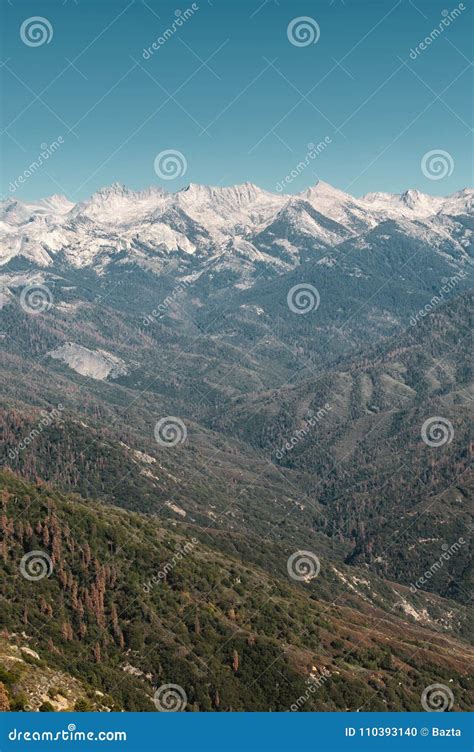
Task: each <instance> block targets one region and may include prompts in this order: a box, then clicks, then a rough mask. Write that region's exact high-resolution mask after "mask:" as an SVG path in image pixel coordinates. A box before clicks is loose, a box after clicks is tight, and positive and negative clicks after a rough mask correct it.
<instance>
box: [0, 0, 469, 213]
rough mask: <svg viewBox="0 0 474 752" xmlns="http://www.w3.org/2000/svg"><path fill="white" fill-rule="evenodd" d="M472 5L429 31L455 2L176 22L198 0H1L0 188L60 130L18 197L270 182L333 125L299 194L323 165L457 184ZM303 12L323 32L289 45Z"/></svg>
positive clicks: (234, 2) (292, 2)
mask: <svg viewBox="0 0 474 752" xmlns="http://www.w3.org/2000/svg"><path fill="white" fill-rule="evenodd" d="M461 6H462V7H463V8H465V9H464V10H461V12H460V13H459V15H458V17H456V18H453V20H452V22H450V23H449V25H448V26H445V27H443V31H442V32H441V33H439V34H436V35H434V36H433V35H432V32H433V30H434V29H438V28H439V24H440V22H441V21H442V19H443V18H446V13H444V15H443V11H446V10H447V11H449V12H451V11H452V10H453V9H454V8H458V7H459V4H458V3H453V4H451V3H446V0H441V2H438V1H437V0H429V1H428V0H414V2H410V0H371V1H370V0H345V1H344V0H317V1H314V0H313V1H309V0H306V1H304V2H303V1H300V0H278V2H275V0H267V1H266V2H265V1H264V0H198V2H197V3H196V4H195V5H194V7H195V8H196V7H197V9H196V10H194V11H192V12H191V13H188V14H187V16H188V17H187V19H185V20H184V21H183V20H182V21H181V24H180V26H177V24H176V23H175V25H174V28H173V21H176V19H177V17H178V15H179V11H181V17H182V19H183V14H184V12H185V11H186V9H192V3H191V2H188V0H183V2H182V3H180V5H179V6H177V4H176V3H170V2H167V1H165V0H159V1H158V0H146V2H142V1H141V0H135V2H131V1H130V0H128V2H127V1H125V0H109V1H108V2H106V1H105V0H77V2H76V0H42V1H39V0H35V1H34V2H33V1H30V0H2V6H1V7H2V30H3V31H2V50H1V56H0V57H1V60H2V68H1V71H0V72H1V74H2V92H3V97H2V123H3V124H2V140H1V157H2V160H1V161H2V170H1V175H2V186H1V192H2V197H6V196H10V195H12V190H11V188H10V189H9V185H10V184H11V183H12V182H14V181H15V180H17V178H18V176H19V175H21V174H22V173H23V172H24V171H25V170H27V169H28V167H29V165H30V163H31V162H32V161H34V160H37V159H38V156H39V153H40V151H41V148H42V147H41V145H42V144H51V143H52V142H53V141H57V140H58V139H60V140H61V141H62V142H63V143H60V146H59V148H57V150H55V152H54V154H52V155H51V156H50V158H49V159H48V160H47V161H46V162H45V163H44V164H42V165H41V166H40V167H39V168H38V169H36V170H34V171H33V173H32V174H31V175H29V176H28V178H27V179H26V180H24V181H23V183H22V184H21V185H19V184H17V187H16V188H15V191H14V193H15V196H17V197H19V198H23V199H34V198H39V197H42V196H46V195H50V194H52V193H65V194H66V195H67V196H69V197H70V198H71V199H73V200H79V199H83V198H84V197H86V196H88V195H90V194H91V193H92V192H94V191H95V190H97V189H98V188H100V187H101V186H104V185H108V184H110V183H112V182H114V181H118V182H123V183H125V184H126V185H128V186H129V187H131V188H135V189H139V188H143V187H146V186H148V185H160V186H162V187H165V188H166V189H168V190H177V189H179V188H180V187H182V186H183V185H185V184H187V183H189V182H196V183H207V184H212V185H230V184H233V183H241V182H245V181H250V182H254V183H256V184H258V185H260V186H262V187H263V188H266V189H268V190H275V186H276V185H277V183H279V182H281V181H282V180H284V178H285V175H287V174H289V173H290V171H291V170H292V169H294V168H295V167H296V165H297V164H298V163H299V162H301V161H302V160H304V159H305V157H306V155H307V153H308V143H318V142H320V141H322V140H324V138H328V139H330V143H329V145H328V146H327V148H325V149H324V151H322V153H321V154H319V156H318V157H317V158H316V159H314V160H310V164H309V166H308V167H307V168H305V169H304V170H303V171H301V174H299V175H298V177H297V178H296V179H295V180H293V182H292V183H291V185H290V186H289V189H288V192H292V193H295V192H298V191H300V190H303V189H304V188H306V187H307V186H309V185H312V184H314V183H315V182H316V180H317V179H318V178H319V179H322V180H325V181H327V182H329V183H331V184H333V185H335V186H337V187H339V188H341V189H344V190H348V191H349V192H350V193H353V194H354V195H362V194H363V193H366V192H368V191H376V190H380V191H382V190H383V191H394V192H399V191H403V190H405V189H406V188H408V187H412V188H417V189H419V190H421V191H425V192H427V193H433V194H443V195H445V194H449V193H452V192H453V191H456V190H458V189H460V188H462V187H465V186H467V185H471V184H472V162H471V157H470V154H471V147H472V130H471V126H472V123H471V117H472V107H471V101H472V100H471V87H472V67H471V68H470V69H469V60H470V59H471V58H472V47H471V34H472V15H471V4H470V3H468V2H466V3H464V4H463V3H461ZM33 16H41V17H42V18H45V19H46V20H47V22H48V23H49V25H50V29H52V37H51V31H50V29H46V38H48V39H49V42H46V41H45V43H43V44H41V45H37V46H31V45H28V44H25V42H24V41H23V40H22V35H21V33H20V29H21V26H22V24H23V22H25V21H26V20H27V19H29V18H30V17H33ZM302 16H304V17H309V18H310V19H313V21H314V22H316V24H317V26H316V25H315V24H313V23H312V22H311V25H312V28H313V30H314V35H315V36H316V37H319V38H318V39H317V41H316V43H310V44H306V45H305V46H298V45H295V44H293V43H291V42H290V40H289V37H288V25H289V24H290V22H291V21H292V20H293V19H295V18H299V17H302ZM166 29H170V30H171V31H172V33H171V34H169V33H168V34H167V36H168V38H167V39H166V41H165V42H164V44H161V46H160V47H159V49H157V50H155V51H153V54H150V55H147V53H145V55H144V50H145V49H146V48H149V47H151V45H152V43H153V42H154V41H156V40H157V39H158V38H159V37H161V36H162V35H163V34H164V33H165V30H166ZM430 35H432V41H431V43H430V44H428V45H426V48H425V49H424V50H419V51H418V52H415V53H413V52H412V56H411V57H410V51H411V50H415V48H416V47H417V46H418V45H419V44H420V42H422V41H423V40H424V39H425V38H426V37H428V36H430ZM50 37H51V38H50ZM296 41H298V39H297V40H296ZM300 41H301V40H300ZM302 41H305V40H304V39H303V40H302ZM168 149H173V150H177V151H179V152H181V153H182V154H183V155H184V157H185V160H186V164H187V169H186V173H185V174H184V175H181V176H179V177H177V178H176V179H173V180H165V179H163V178H160V177H159V176H158V175H157V174H156V173H155V170H154V161H155V157H156V155H157V154H158V153H160V152H161V151H164V150H168ZM432 150H443V151H445V152H447V153H448V154H449V156H450V160H451V161H450V166H451V168H452V169H450V170H449V172H450V173H451V174H447V175H446V176H445V177H444V178H443V179H440V180H433V179H431V178H430V177H428V176H426V175H425V174H424V173H423V171H422V169H421V160H422V158H423V155H424V154H426V153H427V152H430V151H432Z"/></svg>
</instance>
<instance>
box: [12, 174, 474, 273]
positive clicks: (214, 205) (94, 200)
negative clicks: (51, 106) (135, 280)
mask: <svg viewBox="0 0 474 752" xmlns="http://www.w3.org/2000/svg"><path fill="white" fill-rule="evenodd" d="M472 199H473V191H472V190H470V189H464V190H462V191H458V192H457V193H455V194H453V195H452V196H449V197H447V198H441V197H433V196H428V195H426V194H423V193H421V192H419V191H417V190H414V189H409V190H407V191H405V192H404V193H402V194H389V193H370V194H367V195H366V196H363V197H362V198H354V197H353V196H351V195H349V194H348V193H345V192H344V191H341V190H339V189H338V188H334V187H333V186H331V185H329V184H328V183H325V182H323V181H320V182H318V183H317V184H316V185H314V186H312V187H310V188H308V189H307V190H305V191H303V192H301V193H299V194H297V195H285V194H278V193H271V192H269V191H266V190H263V189H262V188H259V187H258V186H256V185H254V184H253V183H249V182H247V183H242V184H239V185H233V186H225V187H220V186H219V187H218V186H207V185H200V184H197V183H191V184H190V185H188V186H186V188H183V189H181V190H179V191H177V192H176V193H169V192H167V191H165V190H164V189H162V188H161V187H159V186H151V187H150V188H147V189H146V190H143V191H133V190H130V189H129V188H127V187H126V186H125V185H122V184H120V183H113V184H112V185H110V186H107V187H104V188H101V189H99V190H98V191H96V192H95V193H94V194H92V196H90V197H89V198H88V199H86V200H84V201H82V202H80V203H77V204H73V203H72V202H71V201H69V200H68V199H67V198H65V197H64V196H57V195H55V196H50V197H48V198H46V199H42V200H39V201H36V202H31V203H28V202H21V201H19V200H18V199H16V198H13V197H11V198H7V199H6V200H4V201H2V202H0V264H5V263H7V262H8V261H9V260H10V259H12V258H13V257H15V256H24V257H26V258H28V259H29V260H30V261H31V262H32V263H34V264H36V265H39V266H47V265H50V264H52V263H54V257H55V255H56V254H58V253H62V255H63V257H64V258H65V260H66V261H68V263H70V264H72V265H74V266H78V267H81V266H90V265H94V264H99V263H100V265H101V266H100V268H101V269H102V268H103V267H104V265H106V264H107V263H109V262H110V261H112V260H113V259H114V258H115V257H120V258H123V253H124V251H125V254H126V256H125V257H126V258H127V259H129V260H130V261H137V262H138V263H142V262H143V263H145V262H144V261H143V259H145V260H148V259H150V258H151V259H153V265H154V267H153V268H155V269H157V270H159V269H160V268H161V267H160V261H159V259H160V258H163V259H164V258H165V257H166V256H167V255H168V254H169V253H173V254H174V253H178V254H185V255H186V256H189V254H194V253H195V252H196V251H199V254H201V255H202V254H204V255H205V256H206V257H207V256H208V255H209V254H211V255H212V254H216V253H221V252H222V248H223V247H224V246H225V244H227V243H228V241H229V239H233V238H237V237H239V238H241V239H243V240H245V239H247V240H248V241H249V242H250V243H252V244H253V243H254V242H255V238H261V239H263V238H264V240H262V242H264V244H266V245H265V251H266V252H267V251H269V247H268V243H273V242H276V243H277V245H278V243H280V245H281V243H282V242H286V241H287V240H288V233H291V234H292V241H291V242H292V244H293V246H292V247H293V251H294V254H295V258H296V257H297V256H298V254H299V252H300V248H302V247H304V246H305V245H307V244H308V238H309V239H310V240H311V238H312V239H313V240H314V242H313V240H311V243H310V245H311V246H312V247H317V246H318V244H321V243H323V244H324V243H325V244H330V245H336V244H337V243H339V242H341V240H342V238H343V237H349V236H350V235H360V234H361V233H365V232H366V231H367V230H370V229H372V228H374V227H376V226H377V225H379V224H380V223H381V222H384V221H385V220H388V219H393V220H396V221H398V222H402V221H404V220H407V221H408V222H411V223H416V222H419V221H423V222H424V223H425V225H426V223H428V222H429V223H431V224H432V225H434V223H436V224H437V229H436V232H440V231H441V229H442V231H443V232H444V233H445V234H447V233H448V230H447V229H446V228H447V227H448V226H449V224H450V223H452V222H454V218H455V217H456V216H457V215H462V214H466V213H468V212H470V211H471V210H472ZM285 223H286V224H285ZM414 231H415V232H418V230H417V229H415V230H414ZM457 232H458V234H459V233H460V235H459V237H460V241H459V242H462V243H465V240H466V242H468V241H467V239H463V238H464V235H463V233H465V232H467V229H465V228H463V227H460V226H459V227H458V229H457ZM259 250H263V249H259ZM293 251H292V253H293ZM199 254H198V256H199ZM104 259H105V260H104ZM146 263H148V261H146ZM163 263H165V262H163Z"/></svg>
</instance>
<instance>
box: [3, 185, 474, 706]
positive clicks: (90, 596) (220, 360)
mask: <svg viewBox="0 0 474 752" xmlns="http://www.w3.org/2000/svg"><path fill="white" fill-rule="evenodd" d="M472 196H473V191H472V190H470V189H465V190H462V191H459V192H458V193H456V194H453V195H452V196H449V197H447V198H442V197H433V196H428V195H425V194H421V193H419V192H417V191H414V190H408V191H406V192H405V193H403V194H401V195H394V194H386V193H371V194H368V195H366V196H364V197H362V198H353V197H352V196H349V195H348V194H346V193H344V192H342V191H340V190H337V189H335V188H333V187H331V186H329V185H327V184H325V183H322V182H320V183H318V184H317V185H316V186H314V187H312V188H309V189H308V190H306V191H304V192H303V193H300V194H298V195H294V196H289V195H286V196H285V195H282V194H273V193H269V192H266V191H263V190H261V189H260V188H258V187H256V186H254V185H252V184H250V183H246V184H244V185H240V186H233V187H230V188H211V187H206V186H201V185H190V186H188V187H187V188H185V189H183V190H181V191H178V192H177V193H168V192H166V191H164V190H163V189H161V188H156V187H154V188H150V189H148V190H146V191H140V192H133V191H130V190H128V189H126V188H125V187H124V186H120V185H117V184H114V185H113V186H111V187H109V188H104V189H102V190H100V191H98V192H97V193H95V194H94V195H93V196H92V197H91V198H90V199H88V200H86V201H83V202H80V203H77V204H73V203H72V202H70V201H69V200H68V199H66V198H64V197H61V196H53V197H50V198H48V199H44V200H39V201H36V202H33V203H27V202H21V201H19V200H16V199H13V198H9V199H7V200H5V201H3V202H2V203H1V205H0V285H1V294H0V338H1V343H2V358H1V363H0V384H1V388H2V394H3V398H2V405H1V409H0V431H1V433H2V439H3V441H2V447H3V448H2V455H1V456H2V466H3V470H2V472H1V473H0V484H1V486H2V487H3V488H4V489H5V490H4V504H3V507H4V516H3V522H2V529H1V531H0V543H1V544H2V553H3V558H1V557H0V568H1V567H3V569H4V573H5V574H6V579H5V581H6V582H7V591H6V595H2V596H1V597H0V604H1V608H0V613H1V616H0V626H2V628H3V629H4V633H3V634H2V636H1V639H0V702H1V698H2V691H1V690H2V683H3V685H4V693H5V694H4V696H6V697H7V699H8V704H9V705H10V707H20V706H22V707H24V708H26V709H28V708H30V709H33V708H34V709H37V708H39V707H40V706H41V705H43V704H49V705H51V706H52V708H53V709H64V708H66V707H68V708H70V709H71V708H72V707H74V703H76V702H78V701H80V704H81V706H82V707H83V709H84V708H85V707H87V708H90V709H97V710H101V709H126V710H131V709H140V710H153V709H154V705H153V701H152V698H153V694H154V692H155V691H156V690H157V689H158V688H159V686H160V685H161V684H166V683H172V684H179V685H180V686H183V688H184V689H185V691H186V695H187V697H188V701H189V705H188V707H187V709H188V710H213V711H217V710H287V709H288V708H290V706H291V705H292V704H294V703H296V702H297V699H298V697H301V696H303V695H305V693H306V692H307V687H308V685H307V682H308V681H309V682H311V681H315V677H316V678H318V677H319V680H320V681H321V683H320V685H318V686H319V690H318V693H313V692H312V691H311V692H310V693H309V695H310V699H309V700H308V701H307V702H306V701H305V703H304V704H303V705H302V706H301V707H298V709H302V710H315V709H316V710H318V709H319V710H338V709H339V710H341V709H342V710H356V709H358V708H360V707H364V708H365V709H389V710H401V709H409V710H418V709H420V704H419V697H420V696H421V693H422V691H423V689H424V687H426V686H427V685H431V684H434V683H437V682H442V683H444V684H446V682H448V684H449V686H450V687H451V686H452V690H453V692H454V695H455V709H465V708H466V707H467V702H468V694H467V693H468V677H467V671H466V670H465V667H464V663H465V661H467V659H468V656H470V655H471V650H472V648H471V647H470V646H469V644H468V641H469V636H470V634H471V631H472V617H471V614H470V609H469V604H470V599H471V591H470V588H471V583H472V574H471V549H470V544H469V542H468V538H469V530H470V525H471V524H472V522H471V521H472V516H471V508H470V500H471V499H472V480H471V477H470V475H469V470H470V457H471V454H470V445H469V438H470V432H469V409H470V406H471V405H472V372H471V363H470V335H471V310H472V299H471V295H470V292H469V290H470V287H471V285H472V236H473V222H472V217H473V212H472ZM166 426H168V427H169V426H171V428H170V429H169V430H170V431H171V433H169V432H167V431H168V429H167V428H166ZM174 439H175V440H174ZM45 530H47V532H45ZM132 533H133V535H132ZM55 541H56V542H55ZM189 541H191V542H193V541H195V542H193V543H192V546H191V549H192V550H191V552H190V554H189V557H184V559H183V560H182V561H180V563H179V564H177V565H176V566H173V572H172V573H171V574H170V576H169V577H168V579H167V581H166V582H165V583H161V584H160V588H161V589H160V588H158V589H154V588H153V589H152V593H149V592H145V593H144V592H143V588H142V585H143V581H149V580H150V578H152V577H153V574H154V572H156V570H160V569H161V568H162V567H163V566H165V565H166V562H167V561H169V560H170V559H172V557H173V551H175V550H176V548H177V547H179V546H183V545H185V543H186V542H188V543H189ZM460 541H463V542H460ZM58 545H59V546H60V549H61V551H62V554H63V555H62V556H59V555H58ZM88 546H89V548H88ZM34 549H41V550H44V551H45V552H47V554H48V556H49V557H50V558H51V559H52V560H53V562H54V571H53V574H52V576H51V577H50V578H47V579H45V580H44V581H43V580H42V581H41V583H35V582H29V581H25V580H24V578H22V577H21V573H20V569H19V563H20V561H21V559H22V557H23V556H25V555H27V554H28V553H29V552H30V551H31V550H34ZM301 551H303V552H306V553H307V552H310V553H311V555H312V556H313V557H314V556H315V557H317V559H318V561H319V563H320V571H319V572H318V575H317V576H316V577H315V578H306V579H305V578H304V577H303V578H301V579H300V580H299V581H297V582H294V581H293V580H292V578H291V577H289V573H288V569H287V563H288V561H289V560H290V559H291V556H292V555H294V554H295V553H297V552H301ZM447 551H448V552H451V553H450V554H449V556H448V557H447V558H446V552H447ZM443 554H445V557H444V558H442V557H443ZM440 561H441V562H442V563H441V564H440V563H439V562H440ZM436 563H437V564H436ZM435 564H436V566H434V565H435ZM219 573H221V576H219ZM426 573H428V575H426ZM259 583H261V586H260V585H259ZM209 587H212V588H214V589H215V592H214V594H212V595H209ZM26 602H28V603H29V605H28V609H27V613H26V614H25V609H24V605H25V603H26ZM94 603H95V605H94ZM367 624H368V625H369V626H368V628H366V625H367ZM177 625H178V626H177ZM412 647H413V650H411V648H412ZM28 650H30V651H31V650H33V652H34V653H35V656H36V657H35V656H33V657H32V656H31V655H29V654H28ZM150 652H152V653H153V655H154V658H153V661H152V662H151V663H150V659H149V654H150ZM236 654H237V656H236ZM28 655H29V658H28V659H26V658H25V656H28ZM15 657H16V658H18V657H21V660H23V661H25V660H27V662H28V661H29V665H31V666H32V671H33V670H34V675H35V676H37V680H35V681H36V686H32V684H34V683H33V682H32V681H31V680H30V681H28V680H27V679H28V672H27V670H26V669H25V670H24V671H20V672H19V674H18V676H17V674H15V671H13V668H14V663H15V660H14V659H15ZM203 660H204V661H205V663H206V669H205V670H204V669H203V667H202V665H201V664H202V661H203ZM17 662H18V661H17ZM2 665H3V667H4V673H3V674H2V673H1V669H2ZM209 666H211V669H209ZM274 667H276V668H274ZM277 669H278V670H277ZM5 672H6V673H5ZM209 672H210V673H209ZM326 672H327V673H328V675H327V676H326ZM322 674H324V680H323V679H321V676H322ZM2 676H3V678H2ZM52 677H56V678H55V680H54V681H56V683H57V681H58V680H60V681H61V682H63V683H64V684H65V685H66V688H67V689H68V692H66V690H65V694H61V693H60V692H59V691H58V692H56V694H54V686H53V678H52ZM58 677H59V679H58ZM262 677H263V678H262ZM451 680H452V682H451ZM39 685H41V687H43V690H42V691H41V692H40V691H39V690H38V686H39ZM400 687H403V689H400ZM21 693H23V695H22V694H21ZM58 695H59V696H60V699H59V700H58V699H57V697H58ZM50 709H51V708H50Z"/></svg>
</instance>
